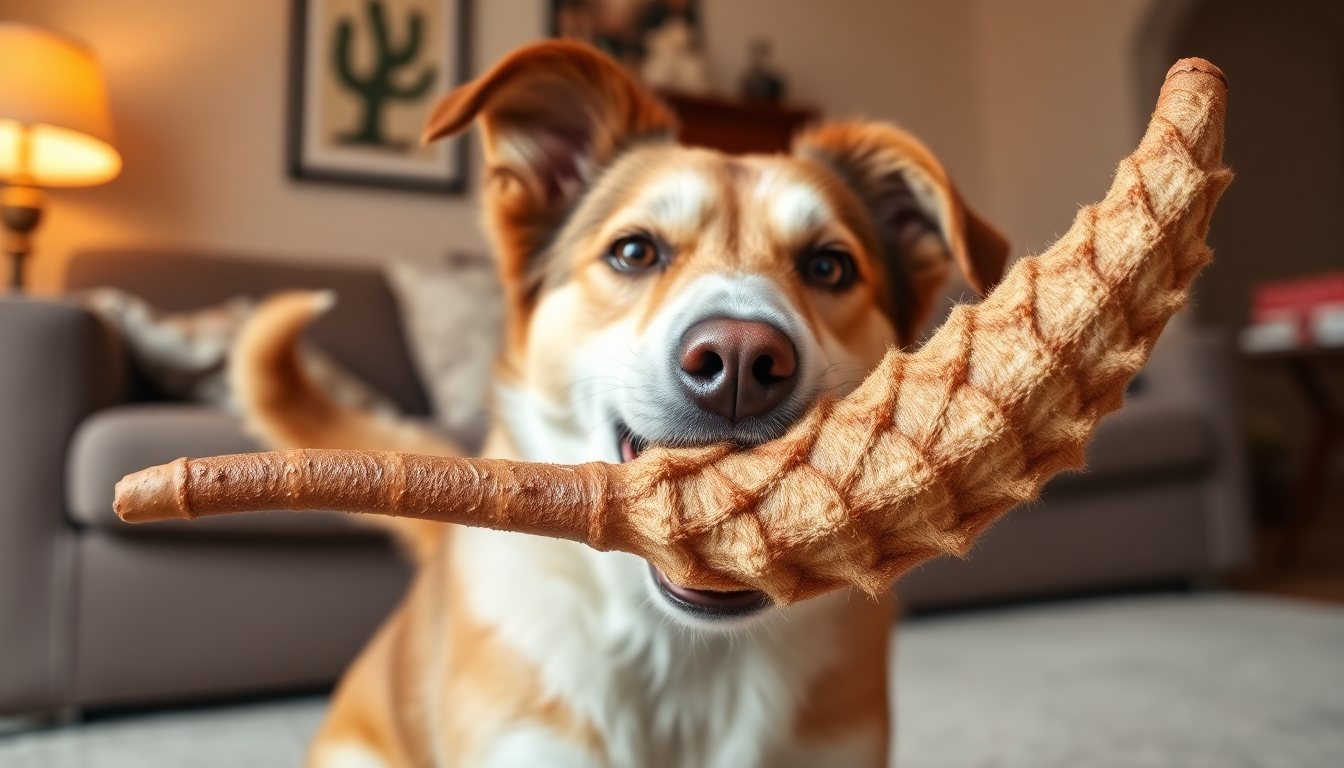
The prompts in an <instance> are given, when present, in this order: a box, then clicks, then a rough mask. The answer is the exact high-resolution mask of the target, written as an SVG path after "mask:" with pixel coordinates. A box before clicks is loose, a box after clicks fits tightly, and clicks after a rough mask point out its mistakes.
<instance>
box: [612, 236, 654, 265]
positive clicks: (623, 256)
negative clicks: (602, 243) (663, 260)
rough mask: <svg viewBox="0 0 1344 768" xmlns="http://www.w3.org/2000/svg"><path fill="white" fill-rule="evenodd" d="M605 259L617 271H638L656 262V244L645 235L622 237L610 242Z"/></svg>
mask: <svg viewBox="0 0 1344 768" xmlns="http://www.w3.org/2000/svg"><path fill="white" fill-rule="evenodd" d="M607 261H608V262H609V263H610V264H611V266H612V267H613V268H615V269H616V270H617V271H619V272H640V271H642V270H645V269H648V268H649V267H653V266H656V265H657V264H658V246H657V244H655V243H654V242H653V240H652V239H650V238H649V237H648V236H647V235H630V236H629V237H622V238H621V239H620V240H617V241H616V242H614V243H612V244H611V250H609V251H608V252H607Z"/></svg>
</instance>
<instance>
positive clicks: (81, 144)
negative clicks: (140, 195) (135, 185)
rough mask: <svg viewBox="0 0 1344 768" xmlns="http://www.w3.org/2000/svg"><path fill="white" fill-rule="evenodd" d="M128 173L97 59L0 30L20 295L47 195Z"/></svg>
mask: <svg viewBox="0 0 1344 768" xmlns="http://www.w3.org/2000/svg"><path fill="white" fill-rule="evenodd" d="M120 172H121V155H119V154H117V150H116V149H114V148H113V146H112V116H111V114H110V113H109V111H108V108H107V89H106V87H105V86H104V85H103V75H102V72H101V71H100V70H99V68H98V61H97V59H95V58H94V55H93V52H92V51H90V50H89V49H88V48H86V47H85V46H84V45H83V44H81V43H79V42H76V41H74V40H71V39H69V38H66V37H62V36H61V35H58V34H56V33H54V32H50V31H48V30H45V29H42V28H40V27H34V26H30V25H27V24H16V23H12V22H0V181H4V182H6V183H7V184H8V186H6V187H5V188H4V189H3V190H0V220H3V222H4V225H5V229H6V233H5V251H6V252H7V253H9V254H10V257H11V258H12V259H13V267H14V272H13V281H12V283H11V285H12V287H13V288H14V289H15V290H19V289H20V288H21V287H22V284H23V258H24V257H25V256H27V255H28V252H29V251H30V250H31V234H32V231H33V230H34V229H35V228H36V227H37V224H38V222H39V221H40V220H41V218H42V204H43V194H42V191H41V190H40V189H39V187H84V186H91V185H94V184H102V183H103V182H106V181H111V180H112V179H114V178H116V175H117V174H118V173H120Z"/></svg>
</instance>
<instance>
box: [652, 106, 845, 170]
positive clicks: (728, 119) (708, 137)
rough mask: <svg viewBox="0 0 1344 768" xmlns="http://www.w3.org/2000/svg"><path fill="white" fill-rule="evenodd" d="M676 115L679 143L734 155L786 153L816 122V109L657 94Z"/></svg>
mask: <svg viewBox="0 0 1344 768" xmlns="http://www.w3.org/2000/svg"><path fill="white" fill-rule="evenodd" d="M659 96H660V97H661V98H662V99H663V100H664V101H665V102H667V105H668V106H669V107H671V108H672V111H673V112H675V113H676V115H677V123H678V131H677V138H678V139H679V140H680V141H681V143H682V144H686V145H688V146H694V147H707V148H709V149H717V150H719V151H721V152H727V153H729V154H734V155H742V154H748V153H773V152H786V151H788V149H789V144H790V142H792V140H793V136H794V134H796V133H798V132H799V131H800V130H802V129H803V128H805V127H806V126H807V125H808V124H810V123H814V122H816V120H817V118H818V116H819V115H818V114H817V112H816V110H813V109H809V108H806V107H796V106H782V105H778V104H769V103H765V102H753V101H736V100H729V99H720V98H707V97H703V96H687V95H685V94H678V93H666V92H665V93H660V94H659Z"/></svg>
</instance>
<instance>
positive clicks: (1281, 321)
mask: <svg viewBox="0 0 1344 768" xmlns="http://www.w3.org/2000/svg"><path fill="white" fill-rule="evenodd" d="M1238 341H1239V343H1240V344H1241V350H1242V351H1243V352H1246V353H1247V354H1263V353H1267V352H1287V351H1290V350H1295V349H1303V348H1310V347H1322V348H1326V347H1344V272H1325V273H1322V274H1318V275H1307V276H1304V277H1297V278H1292V279H1289V280H1273V281H1268V282H1263V283H1259V284H1257V285H1256V286H1255V294H1254V296H1253V298H1252V300H1251V324H1250V325H1248V326H1246V327H1245V328H1243V329H1241V336H1240V338H1239V340H1238Z"/></svg>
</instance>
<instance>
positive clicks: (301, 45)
mask: <svg viewBox="0 0 1344 768" xmlns="http://www.w3.org/2000/svg"><path fill="white" fill-rule="evenodd" d="M293 3H294V8H293V17H294V18H293V43H292V46H293V50H292V52H291V57H292V58H291V60H290V94H289V111H290V114H289V137H288V138H289V141H288V155H289V157H288V160H289V174H290V176H291V177H293V178H296V179H311V180H315V181H329V182H340V183H348V184H363V185H370V186H380V187H394V188H399V189H413V190H421V191H426V192H444V193H454V194H455V193H461V192H462V191H464V189H465V186H466V185H465V178H466V151H465V148H466V145H465V144H464V141H463V138H462V137H460V136H459V137H455V138H451V139H444V140H440V141H436V142H434V143H432V144H428V145H422V144H421V143H420V133H421V131H423V130H424V126H425V122H426V120H427V119H428V118H429V115H430V113H431V112H432V111H433V109H434V105H435V104H437V103H438V101H439V98H440V97H442V96H443V94H445V93H447V92H449V91H450V90H452V89H453V88H454V87H456V86H457V85H458V84H460V83H462V82H463V80H464V79H465V78H466V76H467V54H468V51H467V45H466V40H467V28H468V16H467V0H293Z"/></svg>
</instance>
